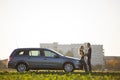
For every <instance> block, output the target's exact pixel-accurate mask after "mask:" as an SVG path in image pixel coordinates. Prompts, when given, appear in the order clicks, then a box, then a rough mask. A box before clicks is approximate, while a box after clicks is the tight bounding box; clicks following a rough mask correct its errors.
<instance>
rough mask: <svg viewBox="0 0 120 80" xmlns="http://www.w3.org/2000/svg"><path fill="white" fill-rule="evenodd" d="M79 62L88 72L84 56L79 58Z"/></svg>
mask: <svg viewBox="0 0 120 80" xmlns="http://www.w3.org/2000/svg"><path fill="white" fill-rule="evenodd" d="M81 62H82V64H83V67H84V70H85V72H88V69H87V64H86V62H85V60H84V58H81Z"/></svg>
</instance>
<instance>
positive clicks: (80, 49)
mask: <svg viewBox="0 0 120 80" xmlns="http://www.w3.org/2000/svg"><path fill="white" fill-rule="evenodd" d="M83 49H84V46H80V48H79V50H78V54H79V55H80V51H82V50H83Z"/></svg>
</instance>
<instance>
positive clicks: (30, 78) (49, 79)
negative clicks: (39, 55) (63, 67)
mask: <svg viewBox="0 0 120 80" xmlns="http://www.w3.org/2000/svg"><path fill="white" fill-rule="evenodd" d="M0 80H120V72H92V73H84V72H79V71H77V72H73V73H65V72H63V71H30V72H25V73H18V72H16V71H1V72H0Z"/></svg>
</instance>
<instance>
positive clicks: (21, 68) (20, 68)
mask: <svg viewBox="0 0 120 80" xmlns="http://www.w3.org/2000/svg"><path fill="white" fill-rule="evenodd" d="M17 71H18V72H25V71H27V66H26V65H25V64H24V63H20V64H18V65H17Z"/></svg>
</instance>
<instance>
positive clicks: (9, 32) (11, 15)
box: [0, 0, 120, 59]
mask: <svg viewBox="0 0 120 80" xmlns="http://www.w3.org/2000/svg"><path fill="white" fill-rule="evenodd" d="M119 41H120V0H0V59H5V58H8V57H9V55H10V54H11V52H12V51H13V50H14V49H16V48H23V47H40V43H53V42H58V43H59V44H71V43H85V42H90V43H91V44H93V45H96V44H97V45H103V48H104V54H105V56H120V42H119Z"/></svg>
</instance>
